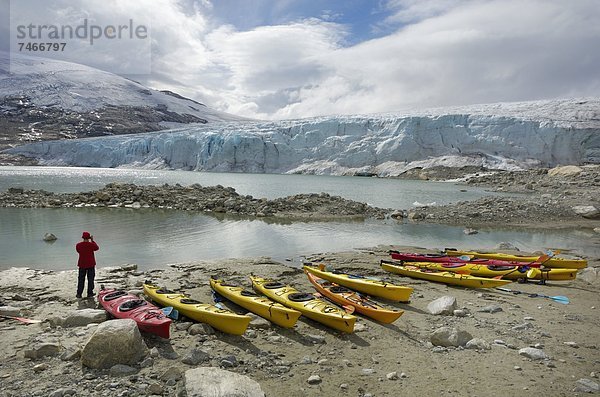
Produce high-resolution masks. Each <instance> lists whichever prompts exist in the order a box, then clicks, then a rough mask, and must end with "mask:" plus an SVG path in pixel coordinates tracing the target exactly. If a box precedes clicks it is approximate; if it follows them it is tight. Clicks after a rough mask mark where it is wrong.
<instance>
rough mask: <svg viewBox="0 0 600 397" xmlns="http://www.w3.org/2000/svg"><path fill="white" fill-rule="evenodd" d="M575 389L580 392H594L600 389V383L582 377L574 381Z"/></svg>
mask: <svg viewBox="0 0 600 397" xmlns="http://www.w3.org/2000/svg"><path fill="white" fill-rule="evenodd" d="M575 384H576V386H575V391H576V392H581V393H596V392H598V391H600V385H599V384H598V383H597V382H594V381H593V380H591V379H587V378H582V379H579V380H578V381H577V382H576V383H575Z"/></svg>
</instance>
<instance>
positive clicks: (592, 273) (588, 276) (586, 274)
mask: <svg viewBox="0 0 600 397" xmlns="http://www.w3.org/2000/svg"><path fill="white" fill-rule="evenodd" d="M577 279H579V280H583V281H585V282H586V283H589V284H594V283H595V282H596V281H597V280H598V269H597V268H595V267H587V268H585V269H581V270H579V271H578V272H577Z"/></svg>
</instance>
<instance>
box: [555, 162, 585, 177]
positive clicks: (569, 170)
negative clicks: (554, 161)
mask: <svg viewBox="0 0 600 397" xmlns="http://www.w3.org/2000/svg"><path fill="white" fill-rule="evenodd" d="M582 171H583V169H582V168H581V167H578V166H576V165H564V166H560V165H559V166H558V167H554V168H552V169H550V170H548V175H550V176H575V175H579V174H581V172H582Z"/></svg>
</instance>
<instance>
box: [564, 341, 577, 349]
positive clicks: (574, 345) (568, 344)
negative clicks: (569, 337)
mask: <svg viewBox="0 0 600 397" xmlns="http://www.w3.org/2000/svg"><path fill="white" fill-rule="evenodd" d="M563 344H565V345H567V346H569V347H572V348H574V349H579V345H577V342H563Z"/></svg>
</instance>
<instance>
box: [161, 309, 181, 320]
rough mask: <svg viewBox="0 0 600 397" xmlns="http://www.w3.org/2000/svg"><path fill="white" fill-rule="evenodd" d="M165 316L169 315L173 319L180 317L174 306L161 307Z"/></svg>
mask: <svg viewBox="0 0 600 397" xmlns="http://www.w3.org/2000/svg"><path fill="white" fill-rule="evenodd" d="M160 310H161V311H162V312H163V313H164V315H165V316H167V317H169V318H170V319H172V320H177V319H178V318H179V311H178V310H177V309H175V308H174V307H173V306H167V307H163V308H162V309H160Z"/></svg>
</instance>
